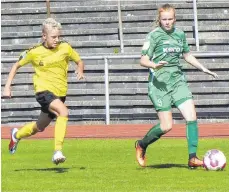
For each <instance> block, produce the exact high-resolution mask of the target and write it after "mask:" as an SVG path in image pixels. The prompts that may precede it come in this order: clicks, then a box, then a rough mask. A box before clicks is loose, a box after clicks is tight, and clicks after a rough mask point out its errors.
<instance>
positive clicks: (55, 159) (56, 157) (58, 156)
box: [52, 151, 66, 165]
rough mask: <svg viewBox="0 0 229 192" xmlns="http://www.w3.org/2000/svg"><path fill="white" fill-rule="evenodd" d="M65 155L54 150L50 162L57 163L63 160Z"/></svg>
mask: <svg viewBox="0 0 229 192" xmlns="http://www.w3.org/2000/svg"><path fill="white" fill-rule="evenodd" d="M65 160H66V157H65V156H64V155H63V154H62V152H61V151H55V152H54V155H53V157H52V162H53V163H55V164H56V165H58V164H59V163H63V162H65Z"/></svg>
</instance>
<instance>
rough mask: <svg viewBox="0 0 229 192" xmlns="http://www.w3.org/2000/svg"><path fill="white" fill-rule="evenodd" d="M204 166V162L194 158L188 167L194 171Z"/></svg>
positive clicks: (190, 160)
mask: <svg viewBox="0 0 229 192" xmlns="http://www.w3.org/2000/svg"><path fill="white" fill-rule="evenodd" d="M202 166H203V161H202V160H200V159H199V158H198V157H193V158H191V159H189V161H188V167H189V168H190V169H194V168H197V167H202Z"/></svg>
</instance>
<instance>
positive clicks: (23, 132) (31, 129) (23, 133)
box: [15, 122, 38, 139]
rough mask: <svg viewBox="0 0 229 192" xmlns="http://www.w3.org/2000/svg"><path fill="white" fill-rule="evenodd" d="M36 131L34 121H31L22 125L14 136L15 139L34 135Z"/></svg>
mask: <svg viewBox="0 0 229 192" xmlns="http://www.w3.org/2000/svg"><path fill="white" fill-rule="evenodd" d="M37 132H38V130H37V126H36V122H31V123H28V124H26V125H24V126H23V127H22V128H21V129H20V130H18V132H17V133H16V135H15V137H16V139H22V138H25V137H29V136H31V135H34V134H36V133H37Z"/></svg>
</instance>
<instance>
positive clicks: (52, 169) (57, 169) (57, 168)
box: [14, 167, 86, 173]
mask: <svg viewBox="0 0 229 192" xmlns="http://www.w3.org/2000/svg"><path fill="white" fill-rule="evenodd" d="M73 168H75V167H73ZM69 169H70V168H63V167H55V168H40V169H15V170H14V171H50V172H51V171H53V172H56V173H65V172H68V170H69ZM79 169H80V170H84V169H86V167H79Z"/></svg>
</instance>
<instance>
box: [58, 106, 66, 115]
mask: <svg viewBox="0 0 229 192" xmlns="http://www.w3.org/2000/svg"><path fill="white" fill-rule="evenodd" d="M59 116H61V117H68V108H67V107H66V108H64V109H63V110H61V111H60V113H59Z"/></svg>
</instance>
